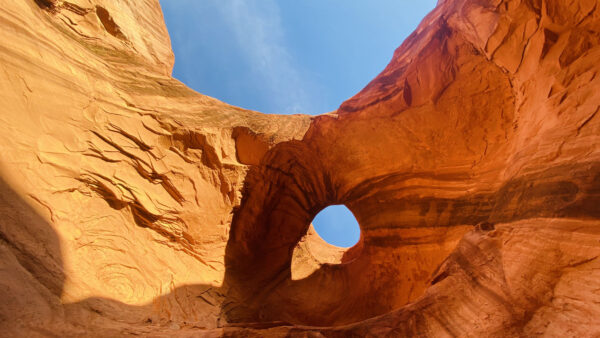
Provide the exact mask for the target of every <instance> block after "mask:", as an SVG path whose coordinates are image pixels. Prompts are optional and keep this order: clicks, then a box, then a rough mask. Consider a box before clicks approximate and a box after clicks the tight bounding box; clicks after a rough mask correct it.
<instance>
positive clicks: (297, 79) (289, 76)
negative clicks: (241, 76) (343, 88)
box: [214, 0, 314, 113]
mask: <svg viewBox="0 0 600 338" xmlns="http://www.w3.org/2000/svg"><path fill="white" fill-rule="evenodd" d="M214 1H215V3H216V4H217V5H216V6H217V7H218V8H219V11H220V12H221V15H222V18H223V20H225V21H226V22H227V23H228V24H229V27H230V29H231V30H232V32H233V33H234V35H235V39H236V40H237V44H238V45H239V48H240V51H241V53H242V55H240V57H241V58H243V59H244V61H245V62H246V63H247V64H248V65H249V66H250V67H251V68H252V71H253V73H255V74H256V75H257V76H259V77H260V78H261V79H262V80H263V81H264V84H265V89H266V90H268V91H269V93H268V95H269V96H270V98H271V99H272V100H273V101H274V102H273V103H274V106H276V107H281V109H283V111H281V112H278V113H313V112H310V111H308V109H309V107H310V106H312V104H311V103H310V102H311V101H310V100H311V99H314V97H311V95H310V91H311V89H310V83H309V82H308V81H307V79H305V78H303V76H302V71H301V70H300V69H299V68H298V66H297V64H296V62H295V61H294V58H293V57H292V55H290V53H289V50H288V47H287V46H286V41H285V34H284V28H283V25H282V22H281V14H280V9H279V6H278V4H277V2H276V1H274V0H228V1H223V0H214Z"/></svg>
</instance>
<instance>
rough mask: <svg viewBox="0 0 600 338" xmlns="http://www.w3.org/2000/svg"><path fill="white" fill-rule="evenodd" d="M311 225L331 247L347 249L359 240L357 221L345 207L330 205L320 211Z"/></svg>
mask: <svg viewBox="0 0 600 338" xmlns="http://www.w3.org/2000/svg"><path fill="white" fill-rule="evenodd" d="M312 224H313V227H314V229H315V231H316V232H317V234H319V236H320V237H321V238H322V239H323V240H324V241H325V242H327V243H328V244H331V245H335V246H339V247H342V248H349V247H351V246H354V245H355V244H356V243H358V240H359V239H360V227H359V226H358V221H357V220H356V217H354V214H353V213H352V211H350V209H348V208H347V207H346V206H345V205H331V206H328V207H327V208H325V209H323V210H321V212H319V213H318V214H317V216H315V219H314V220H313V221H312Z"/></svg>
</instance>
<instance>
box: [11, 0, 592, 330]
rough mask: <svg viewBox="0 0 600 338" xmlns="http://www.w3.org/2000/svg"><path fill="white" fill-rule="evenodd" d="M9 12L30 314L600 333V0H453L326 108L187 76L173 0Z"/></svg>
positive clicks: (16, 267) (86, 321) (65, 324)
mask: <svg viewBox="0 0 600 338" xmlns="http://www.w3.org/2000/svg"><path fill="white" fill-rule="evenodd" d="M0 25H2V29H0V38H1V39H2V41H4V43H3V44H2V46H1V47H0V67H1V68H2V72H1V73H0V74H2V75H1V76H0V89H1V90H0V104H1V106H2V107H3V108H2V109H3V113H2V114H1V116H0V118H1V119H2V124H1V125H0V128H1V133H0V140H1V141H0V149H1V151H2V154H3V156H2V158H1V159H0V174H1V176H0V178H1V180H0V192H1V194H0V201H1V202H0V215H2V217H1V218H0V255H1V259H0V262H1V263H0V264H1V267H2V268H1V269H0V297H1V299H2V302H1V303H2V304H1V305H0V328H2V329H3V332H6V334H7V335H8V336H81V335H89V336H94V335H97V336H127V335H144V336H157V337H158V336H198V335H200V336H215V337H216V336H239V337H253V336H256V337H264V336H292V337H294V336H298V337H307V336H325V337H347V336H373V337H375V336H377V337H380V336H390V337H398V336H400V337H404V336H406V337H412V336H426V337H444V336H460V337H500V336H527V337H530V336H564V337H575V336H578V337H593V336H597V335H600V322H598V320H597V319H596V318H600V293H599V292H598V290H600V274H599V271H600V259H599V258H598V257H599V256H600V137H599V136H600V113H598V111H599V110H600V90H599V88H600V76H599V74H598V73H599V72H600V65H599V64H598V62H597V60H598V59H600V43H599V42H600V6H598V3H597V1H595V0H573V1H570V2H564V1H558V0H470V1H467V0H441V1H439V3H438V6H437V7H436V9H435V10H433V11H432V12H431V13H430V14H429V15H428V16H427V17H426V18H425V19H424V20H423V22H422V23H421V24H420V25H419V27H418V28H417V29H416V31H415V32H414V33H413V34H412V35H411V36H409V37H408V38H407V39H406V41H405V42H404V43H403V44H402V45H401V46H400V47H399V48H398V49H397V50H396V52H395V53H394V56H393V58H392V60H391V62H390V63H389V65H388V66H387V67H386V68H385V69H384V70H383V71H382V73H381V74H380V75H379V76H377V77H376V78H375V79H374V80H373V81H372V82H371V83H369V84H368V85H367V86H366V87H365V88H364V89H363V90H362V91H361V92H360V93H358V94H357V95H355V96H354V97H352V98H350V99H349V100H347V101H346V102H344V103H343V104H342V105H341V106H340V108H339V109H338V110H337V111H336V112H333V113H330V114H324V115H320V116H317V117H311V116H307V115H292V116H278V115H264V114H261V113H258V112H253V111H248V110H244V109H241V108H237V107H233V106H230V105H227V104H225V103H222V102H220V101H218V100H216V99H213V98H210V97H207V96H203V95H201V94H198V93H195V92H193V91H192V90H190V89H188V88H186V87H185V86H184V85H183V84H181V83H180V82H178V81H177V80H174V79H173V78H171V76H170V72H171V69H172V66H173V55H172V52H171V49H170V42H169V37H168V33H167V31H166V28H165V26H164V23H163V18H162V13H161V10H160V6H159V3H158V2H157V1H156V0H142V1H135V2H133V1H130V0H115V1H104V0H72V1H63V0H25V1H21V2H10V3H7V4H4V6H3V8H2V10H1V11H0ZM332 204H345V205H347V206H348V207H349V208H350V209H351V210H352V212H353V213H354V214H355V216H356V218H357V220H358V222H359V224H360V227H361V240H360V241H359V243H358V244H357V245H356V246H355V247H353V248H350V249H349V250H346V251H340V250H339V249H336V248H332V247H329V246H327V245H326V244H325V243H321V242H318V241H315V234H314V232H313V230H311V228H310V221H311V220H312V219H313V218H314V216H315V215H316V213H317V212H318V211H320V210H321V209H323V208H324V207H325V206H328V205H332ZM319 255H322V256H319Z"/></svg>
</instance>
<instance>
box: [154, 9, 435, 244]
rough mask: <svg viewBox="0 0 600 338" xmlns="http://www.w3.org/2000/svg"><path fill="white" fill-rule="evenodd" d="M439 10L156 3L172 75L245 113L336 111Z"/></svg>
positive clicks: (346, 235) (343, 236)
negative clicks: (169, 48) (168, 44)
mask: <svg viewBox="0 0 600 338" xmlns="http://www.w3.org/2000/svg"><path fill="white" fill-rule="evenodd" d="M435 4H436V0H418V1H409V0H369V1H367V0H161V6H162V9H163V12H164V15H165V21H166V23H167V28H168V30H169V34H170V36H171V43H172V46H173V51H174V53H175V68H174V70H173V76H174V77H175V78H177V79H179V80H180V81H182V82H183V83H185V84H186V85H188V86H189V87H190V88H192V89H194V90H196V91H198V92H200V93H203V94H205V95H209V96H212V97H215V98H217V99H220V100H222V101H225V102H227V103H230V104H233V105H236V106H239V107H242V108H247V109H252V110H257V111H260V112H263V113H269V114H295V113H303V114H313V115H314V114H322V113H326V112H330V111H333V110H335V109H337V108H338V107H339V105H340V104H341V103H342V102H343V101H344V100H346V99H348V98H350V97H352V96H353V95H354V94H356V93H357V92H358V91H360V90H361V89H362V88H363V87H364V86H366V85H367V83H369V81H371V80H372V79H373V78H374V77H375V76H376V75H377V74H378V73H379V72H381V71H382V70H383V69H384V67H385V66H386V65H387V64H388V62H389V61H390V59H391V57H392V54H393V52H394V50H395V49H396V48H397V47H398V46H400V44H401V43H402V41H404V39H405V38H406V37H407V36H408V35H409V34H410V33H411V32H412V31H413V30H414V29H415V28H416V27H417V25H418V24H419V22H420V21H421V20H422V19H423V17H424V16H425V15H426V14H427V13H428V12H429V11H431V10H432V9H433V8H434V7H435ZM339 215H340V216H339V217H337V219H341V218H342V216H341V214H339ZM332 219H333V220H335V219H336V217H335V213H334V217H332ZM324 227H327V225H325V226H324ZM317 232H319V234H321V232H322V229H319V228H317ZM321 235H322V234H321ZM322 237H323V235H322ZM354 237H356V233H352V232H351V231H346V232H344V233H341V234H339V235H338V236H337V237H336V236H333V237H332V238H325V239H326V240H328V241H329V242H330V243H332V244H336V243H338V244H339V243H347V239H348V238H354Z"/></svg>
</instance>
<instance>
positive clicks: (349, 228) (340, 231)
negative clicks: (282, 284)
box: [291, 205, 362, 280]
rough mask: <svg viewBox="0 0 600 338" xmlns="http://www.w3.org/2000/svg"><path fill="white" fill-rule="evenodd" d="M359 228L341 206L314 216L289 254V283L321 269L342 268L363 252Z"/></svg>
mask: <svg viewBox="0 0 600 338" xmlns="http://www.w3.org/2000/svg"><path fill="white" fill-rule="evenodd" d="M360 237H361V235H360V227H359V225H358V221H357V220H356V218H355V217H354V214H353V213H352V212H351V211H350V210H349V209H348V208H347V207H346V206H344V205H332V206H329V207H327V208H325V209H323V210H321V212H319V213H318V214H317V216H315V218H314V219H313V221H312V223H311V225H310V227H309V228H308V230H307V232H306V235H304V237H302V239H301V240H300V241H299V242H298V244H297V245H296V247H295V248H294V252H293V254H292V265H291V272H292V280H300V279H304V278H307V277H309V276H310V275H311V274H312V273H314V272H315V271H317V270H318V269H319V268H321V266H323V265H336V264H345V263H349V262H351V261H353V260H354V259H356V258H357V257H358V256H359V255H360V252H361V251H362V245H360Z"/></svg>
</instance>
